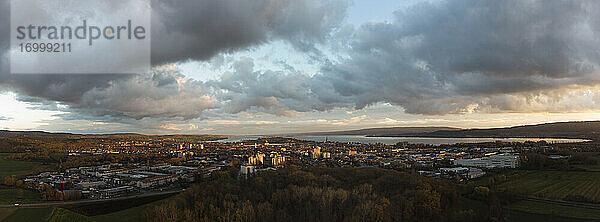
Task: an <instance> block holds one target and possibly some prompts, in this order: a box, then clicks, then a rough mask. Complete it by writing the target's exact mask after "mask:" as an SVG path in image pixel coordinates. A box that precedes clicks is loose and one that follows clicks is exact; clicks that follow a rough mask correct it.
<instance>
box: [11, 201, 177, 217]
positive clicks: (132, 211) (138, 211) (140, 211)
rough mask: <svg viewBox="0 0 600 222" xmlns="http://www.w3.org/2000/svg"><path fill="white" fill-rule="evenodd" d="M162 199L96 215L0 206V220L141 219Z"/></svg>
mask: <svg viewBox="0 0 600 222" xmlns="http://www.w3.org/2000/svg"><path fill="white" fill-rule="evenodd" d="M168 199H169V198H167V199H162V200H158V201H154V202H151V203H148V204H144V205H141V206H137V207H132V208H129V209H125V210H121V211H117V212H113V213H109V214H103V215H97V216H85V215H81V214H78V213H76V212H73V211H70V210H67V209H63V208H58V207H46V208H20V209H12V208H10V209H7V208H5V209H2V208H0V222H12V221H34V222H35V221H61V222H62V221H86V222H87V221H89V222H120V221H123V222H125V221H143V220H144V210H145V209H146V208H147V207H148V206H154V205H157V204H160V203H162V202H163V201H166V200H168Z"/></svg>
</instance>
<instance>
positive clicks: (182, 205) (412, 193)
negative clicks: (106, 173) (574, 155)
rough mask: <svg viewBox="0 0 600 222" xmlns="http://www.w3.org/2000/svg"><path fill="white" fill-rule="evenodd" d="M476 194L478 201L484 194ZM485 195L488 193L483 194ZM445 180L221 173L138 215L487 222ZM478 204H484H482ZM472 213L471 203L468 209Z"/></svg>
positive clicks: (373, 172) (332, 171) (403, 175)
mask: <svg viewBox="0 0 600 222" xmlns="http://www.w3.org/2000/svg"><path fill="white" fill-rule="evenodd" d="M482 192H484V191H480V190H476V193H473V194H469V195H479V196H485V197H484V198H487V197H488V193H487V192H485V193H482ZM488 192H489V190H488ZM463 199H464V198H461V197H460V194H459V191H458V188H457V187H456V186H455V185H453V184H451V183H450V182H447V181H443V180H436V179H432V178H426V177H423V176H420V175H418V174H416V173H408V172H400V171H393V170H383V169H376V168H304V169H299V168H294V167H289V168H285V169H279V170H277V171H275V172H273V171H271V172H263V173H257V175H255V176H254V177H250V178H247V179H246V178H238V176H237V173H236V171H234V170H230V171H229V172H221V173H219V174H216V175H213V178H210V179H207V180H206V181H204V182H201V183H198V184H195V185H194V186H192V187H191V188H190V189H188V190H186V191H185V192H184V193H182V194H179V195H177V196H175V197H174V198H172V199H170V200H169V201H166V202H164V203H162V204H160V205H157V206H153V207H150V208H148V209H146V211H145V218H146V220H147V221H489V220H490V219H492V218H491V217H490V216H489V215H488V214H489V212H488V208H486V209H485V210H482V211H479V210H477V209H475V208H461V207H460V206H465V204H464V203H461V201H463ZM475 202H477V203H481V204H480V205H481V206H487V205H486V204H485V203H484V202H479V201H475ZM470 206H471V207H472V206H473V204H472V203H470Z"/></svg>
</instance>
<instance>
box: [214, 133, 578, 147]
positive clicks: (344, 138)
mask: <svg viewBox="0 0 600 222" xmlns="http://www.w3.org/2000/svg"><path fill="white" fill-rule="evenodd" d="M258 138H268V137H266V136H233V137H230V138H227V139H223V140H219V141H218V142H241V141H245V140H255V139H258ZM288 138H295V139H299V140H308V141H315V142H323V141H325V139H327V140H328V141H333V142H355V143H365V144H374V143H383V144H387V145H393V144H396V143H398V142H407V143H413V144H431V145H441V144H456V143H482V142H494V141H502V142H525V141H534V142H537V141H542V140H544V141H546V142H548V143H578V142H585V141H588V140H584V139H557V138H433V137H366V136H356V135H335V136H295V137H288Z"/></svg>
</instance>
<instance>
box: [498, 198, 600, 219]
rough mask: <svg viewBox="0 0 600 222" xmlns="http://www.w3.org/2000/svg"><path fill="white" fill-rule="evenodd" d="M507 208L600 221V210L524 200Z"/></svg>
mask: <svg viewBox="0 0 600 222" xmlns="http://www.w3.org/2000/svg"><path fill="white" fill-rule="evenodd" d="M505 208H507V209H510V210H517V211H523V212H528V213H534V214H544V215H555V216H561V217H567V218H579V219H588V220H600V210H594V209H588V208H580V207H571V206H563V205H557V204H549V203H540V202H536V201H528V200H523V201H519V202H516V203H513V204H510V205H508V206H505Z"/></svg>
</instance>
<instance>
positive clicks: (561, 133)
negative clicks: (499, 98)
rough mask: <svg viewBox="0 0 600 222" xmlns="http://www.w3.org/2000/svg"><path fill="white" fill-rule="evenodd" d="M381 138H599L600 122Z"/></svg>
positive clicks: (435, 132) (439, 131)
mask: <svg viewBox="0 0 600 222" xmlns="http://www.w3.org/2000/svg"><path fill="white" fill-rule="evenodd" d="M382 136H414V137H498V138H502V137H549V138H573V139H575V138H581V139H598V138H600V121H578V122H556V123H545V124H537V125H524V126H515V127H506V128H490V129H464V130H438V131H433V132H423V133H388V134H385V135H382Z"/></svg>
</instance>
